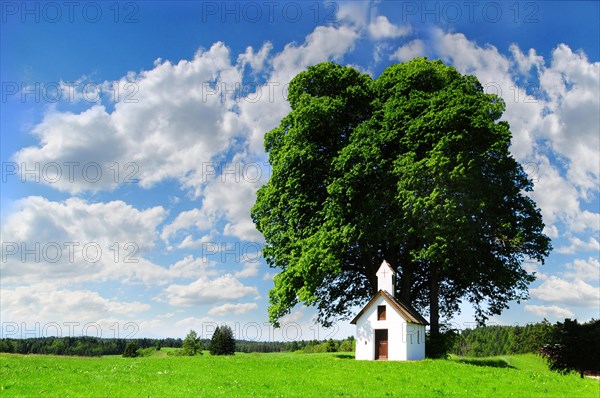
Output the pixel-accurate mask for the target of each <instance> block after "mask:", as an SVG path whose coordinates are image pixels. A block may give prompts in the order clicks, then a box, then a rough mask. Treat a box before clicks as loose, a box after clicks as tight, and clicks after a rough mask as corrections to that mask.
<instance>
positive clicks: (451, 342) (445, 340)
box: [425, 329, 459, 358]
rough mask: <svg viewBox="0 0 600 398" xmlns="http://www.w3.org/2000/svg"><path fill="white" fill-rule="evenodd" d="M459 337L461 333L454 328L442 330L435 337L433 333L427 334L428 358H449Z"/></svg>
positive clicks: (426, 351)
mask: <svg viewBox="0 0 600 398" xmlns="http://www.w3.org/2000/svg"><path fill="white" fill-rule="evenodd" d="M458 339H459V333H458V332H456V331H455V330H452V329H447V330H442V332H440V333H439V334H437V335H436V336H435V337H434V338H432V336H431V333H427V335H426V336H425V356H426V357H427V358H448V354H449V353H450V352H451V350H452V348H453V347H454V346H455V344H456V341H457V340H458Z"/></svg>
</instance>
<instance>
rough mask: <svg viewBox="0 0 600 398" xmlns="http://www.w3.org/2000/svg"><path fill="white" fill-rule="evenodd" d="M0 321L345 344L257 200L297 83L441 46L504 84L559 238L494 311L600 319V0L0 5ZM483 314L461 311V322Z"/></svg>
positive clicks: (342, 331) (375, 67)
mask: <svg viewBox="0 0 600 398" xmlns="http://www.w3.org/2000/svg"><path fill="white" fill-rule="evenodd" d="M1 6H2V10H1V12H2V14H1V18H2V20H1V32H0V33H1V34H0V40H1V49H0V56H1V59H0V67H1V72H0V74H1V82H2V92H1V96H2V99H1V103H0V106H1V115H0V129H1V139H2V141H1V148H0V155H1V158H2V185H1V187H2V193H1V205H2V206H1V216H2V226H1V228H2V237H1V240H2V262H1V263H0V267H1V268H0V269H1V272H2V274H1V275H2V282H1V284H2V285H1V287H2V290H1V294H2V297H1V317H2V335H4V336H17V337H27V336H34V335H42V334H57V332H53V331H54V330H57V331H58V334H62V335H69V334H81V333H87V334H90V335H99V336H103V337H113V336H116V335H118V336H134V335H135V336H138V337H142V336H150V337H157V336H164V337H166V336H175V337H177V336H184V335H185V333H186V332H187V331H188V330H189V329H190V328H194V329H195V330H197V331H199V332H200V333H201V334H202V335H203V336H207V335H209V334H210V332H211V330H213V329H214V326H215V325H216V324H217V323H221V322H226V323H229V324H231V325H232V326H234V330H235V331H236V332H237V334H238V336H239V337H240V338H247V339H260V340H268V339H271V340H272V339H275V340H282V339H284V340H285V339H295V338H302V339H312V338H326V337H334V338H345V337H346V336H348V335H349V334H352V333H353V328H352V327H351V326H350V325H349V323H348V322H347V321H340V322H339V323H337V324H336V325H335V327H334V328H333V329H331V330H325V329H322V328H320V327H318V326H315V325H314V324H313V317H314V310H313V309H311V308H305V307H302V306H298V307H297V308H295V309H294V310H293V311H292V313H291V314H290V315H289V316H287V317H286V318H285V319H284V320H283V327H282V329H278V330H273V329H272V328H270V327H269V326H268V324H267V312H266V308H267V306H268V291H269V289H270V288H271V287H272V284H273V282H272V278H273V275H274V274H275V273H276V272H277V270H275V269H269V268H268V267H267V266H266V264H265V262H264V260H263V259H262V258H261V257H260V248H261V246H262V244H263V240H262V237H261V235H260V233H258V231H256V229H255V228H254V226H253V224H252V221H251V219H250V217H249V210H250V207H251V206H252V204H253V203H254V200H255V192H256V190H257V189H258V188H259V187H260V186H261V185H262V184H263V183H264V182H265V181H266V180H267V179H268V177H269V173H270V170H269V167H268V163H266V155H265V152H264V149H263V136H264V133H265V132H267V131H269V130H270V129H272V128H273V127H275V126H276V125H277V124H278V122H279V120H280V119H281V118H282V117H283V116H285V115H286V114H287V112H289V106H288V104H287V102H286V100H285V87H286V84H287V83H288V82H289V80H290V79H291V78H292V77H293V76H294V75H296V74H297V73H298V72H300V71H302V70H305V69H306V68H307V67H308V66H310V65H313V64H316V63H318V62H323V61H335V62H338V63H340V64H344V65H351V66H353V67H355V68H357V69H359V70H361V71H362V72H365V73H369V74H371V75H372V76H373V77H377V76H378V75H379V74H380V73H381V72H382V71H383V69H385V68H386V67H387V66H389V65H391V64H392V63H395V62H404V61H407V60H410V59H411V58H413V57H417V56H428V57H429V58H432V59H437V58H439V59H442V60H443V61H444V62H445V63H447V64H450V65H453V66H455V67H456V68H457V69H458V70H459V71H460V72H462V73H469V74H474V75H476V76H477V77H478V78H479V80H480V82H481V83H482V84H483V85H484V87H485V89H486V91H488V92H494V93H497V94H499V95H501V96H502V97H503V98H504V100H505V102H506V104H507V110H506V112H505V115H504V117H503V118H504V119H505V120H507V121H508V122H509V123H510V125H511V131H512V132H513V145H512V147H511V150H512V153H513V155H514V156H515V158H516V159H517V160H518V161H519V162H521V163H522V164H523V165H524V167H525V169H526V170H527V171H528V173H529V174H530V176H531V177H532V179H534V182H535V191H534V192H533V193H532V197H533V198H534V199H535V200H536V202H537V203H538V205H539V207H540V208H541V210H542V213H543V216H544V221H545V223H546V233H547V234H548V235H549V236H550V237H551V238H552V243H553V246H554V251H553V252H552V254H551V255H550V256H549V257H548V259H547V262H546V264H545V265H539V264H536V263H532V262H529V261H527V262H525V263H524V265H523V266H524V267H525V268H526V269H527V270H529V271H535V272H536V273H537V276H538V279H537V280H536V281H535V282H534V283H533V284H532V285H531V288H530V294H531V298H530V299H529V300H528V301H526V302H521V303H520V304H517V303H511V305H510V308H509V309H508V310H506V311H505V312H504V313H503V314H502V315H500V316H497V317H494V318H492V319H490V322H493V323H498V324H525V323H528V322H536V321H540V320H541V319H543V318H544V317H546V318H547V319H549V320H550V321H553V322H554V321H557V320H562V319H563V318H565V317H571V318H577V319H579V320H588V319H591V318H598V317H599V316H600V314H599V312H598V311H599V306H600V301H599V300H600V299H599V281H600V263H599V258H598V257H599V251H600V244H599V240H600V237H599V229H600V215H599V213H600V209H599V207H600V205H599V198H598V194H599V178H600V176H599V175H600V157H599V156H600V155H599V153H600V138H599V134H598V133H599V130H600V121H599V114H600V62H599V58H600V43H599V39H598V38H599V37H600V27H599V22H598V21H599V17H600V8H599V3H598V2H559V1H556V2H544V1H535V2H507V3H504V2H450V3H446V2H400V1H389V2H385V1H383V2H378V1H372V2H362V1H352V2H318V1H306V2H260V1H259V2H209V1H205V2H194V1H181V2H168V3H167V2H160V1H151V2H119V3H115V2H78V3H77V4H76V5H73V6H72V8H69V7H71V6H68V5H65V4H64V3H62V2H28V3H22V2H10V1H7V2H3V3H2V5H1ZM449 321H451V322H453V323H454V325H455V326H456V327H461V328H463V327H466V326H470V325H472V323H471V322H473V313H472V311H471V310H470V308H469V307H468V306H463V307H462V313H461V314H460V315H457V316H456V317H455V318H454V319H452V320H449Z"/></svg>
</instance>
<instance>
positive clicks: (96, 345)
mask: <svg viewBox="0 0 600 398" xmlns="http://www.w3.org/2000/svg"><path fill="white" fill-rule="evenodd" d="M129 341H135V342H136V343H137V344H138V346H139V347H140V348H148V347H175V348H180V347H181V345H182V344H183V340H182V339H172V338H167V339H148V338H142V339H103V338H99V337H89V336H78V337H34V338H27V339H0V352H8V353H15V354H54V355H77V356H86V357H93V356H100V355H120V354H123V351H124V350H125V346H126V345H127V342H129Z"/></svg>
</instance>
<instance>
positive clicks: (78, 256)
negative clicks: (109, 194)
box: [1, 196, 166, 284]
mask: <svg viewBox="0 0 600 398" xmlns="http://www.w3.org/2000/svg"><path fill="white" fill-rule="evenodd" d="M164 217H165V211H164V209H163V208H162V207H160V206H157V207H153V208H150V209H146V210H138V209H136V208H134V207H132V206H131V205H128V204H126V203H125V202H122V201H112V202H107V203H89V202H87V201H85V200H83V199H79V198H70V199H67V200H65V201H62V202H53V201H50V200H48V199H45V198H42V197H39V196H29V197H26V198H24V199H21V200H19V201H18V202H17V203H16V211H14V212H13V213H11V214H10V215H9V216H8V217H7V220H6V222H5V223H4V224H3V225H2V245H3V259H2V264H1V270H2V278H3V282H4V283H23V281H27V284H30V283H35V282H41V281H45V280H54V281H56V282H57V283H61V284H71V283H77V282H83V281H91V280H95V281H107V280H122V281H141V282H144V283H151V282H158V281H160V280H161V279H162V278H163V277H164V274H165V273H166V270H165V269H164V268H162V267H160V266H157V265H155V264H152V263H151V262H149V261H147V260H146V259H145V258H144V255H145V254H146V253H147V252H148V251H149V250H151V249H152V248H153V247H154V246H155V242H156V240H157V237H158V236H157V234H156V227H157V225H158V224H160V223H161V222H162V220H163V219H164ZM5 249H6V250H5Z"/></svg>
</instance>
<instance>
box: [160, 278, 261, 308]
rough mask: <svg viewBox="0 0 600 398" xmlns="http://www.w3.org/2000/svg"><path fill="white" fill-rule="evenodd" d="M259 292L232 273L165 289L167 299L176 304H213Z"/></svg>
mask: <svg viewBox="0 0 600 398" xmlns="http://www.w3.org/2000/svg"><path fill="white" fill-rule="evenodd" d="M257 294H258V290H257V288H256V287H253V286H245V285H243V284H242V283H241V282H240V281H239V280H237V279H236V278H235V277H234V276H233V275H231V274H226V275H223V276H220V277H218V278H216V279H212V280H211V279H208V278H199V279H197V280H196V281H194V282H192V283H191V284H189V285H170V286H168V287H167V288H166V289H165V296H166V300H167V301H168V303H169V304H171V305H176V306H194V305H204V304H213V303H216V302H219V301H228V300H239V299H241V298H244V297H247V296H251V295H254V296H256V295H257Z"/></svg>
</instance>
